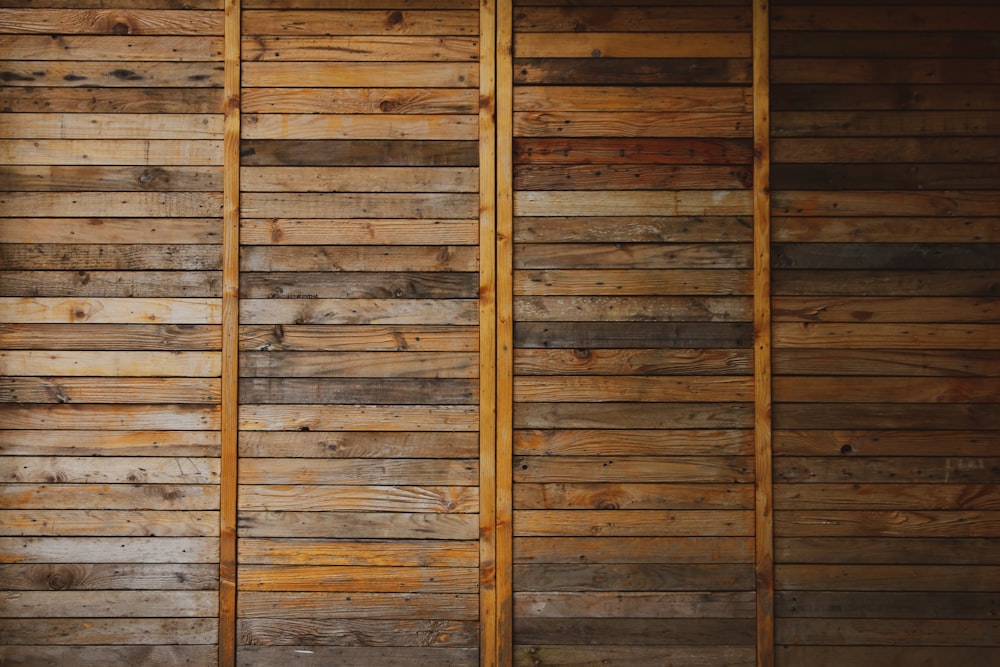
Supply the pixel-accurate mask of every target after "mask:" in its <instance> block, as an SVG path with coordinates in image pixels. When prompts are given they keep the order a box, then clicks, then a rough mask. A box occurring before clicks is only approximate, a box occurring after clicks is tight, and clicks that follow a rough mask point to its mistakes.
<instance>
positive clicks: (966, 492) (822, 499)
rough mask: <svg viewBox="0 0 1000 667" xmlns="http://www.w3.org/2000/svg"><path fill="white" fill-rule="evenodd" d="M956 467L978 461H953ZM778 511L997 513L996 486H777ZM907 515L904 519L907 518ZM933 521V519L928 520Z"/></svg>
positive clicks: (998, 497) (998, 493)
mask: <svg viewBox="0 0 1000 667" xmlns="http://www.w3.org/2000/svg"><path fill="white" fill-rule="evenodd" d="M952 460H953V461H956V462H959V463H955V464H954V465H956V466H961V465H963V464H972V465H975V462H976V459H966V460H963V459H960V458H954V459H952ZM774 504H775V507H776V508H777V509H778V510H779V511H782V510H866V511H884V510H996V509H1000V486H998V485H996V484H962V483H958V484H941V483H930V484H877V483H876V484H820V485H817V486H812V485H804V484H775V485H774ZM905 518H906V517H905V516H901V517H900V519H901V523H902V519H905ZM929 518H930V517H929Z"/></svg>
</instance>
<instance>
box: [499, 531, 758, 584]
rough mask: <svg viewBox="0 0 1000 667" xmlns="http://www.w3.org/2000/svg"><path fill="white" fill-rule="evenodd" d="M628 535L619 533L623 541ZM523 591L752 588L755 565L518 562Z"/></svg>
mask: <svg viewBox="0 0 1000 667" xmlns="http://www.w3.org/2000/svg"><path fill="white" fill-rule="evenodd" d="M625 539H628V538H623V537H617V538H616V541H618V542H619V543H621V541H622V540H625ZM514 586H515V590H516V591H518V592H520V591H567V592H574V591H575V592H596V591H620V592H632V591H721V590H751V589H752V587H753V567H752V566H751V565H744V564H724V565H719V564H692V563H690V562H683V561H682V562H681V563H679V564H675V563H663V562H656V563H652V564H648V563H639V564H634V563H632V564H611V565H605V564H594V565H590V564H580V563H575V564H557V565H552V564H546V565H515V566H514Z"/></svg>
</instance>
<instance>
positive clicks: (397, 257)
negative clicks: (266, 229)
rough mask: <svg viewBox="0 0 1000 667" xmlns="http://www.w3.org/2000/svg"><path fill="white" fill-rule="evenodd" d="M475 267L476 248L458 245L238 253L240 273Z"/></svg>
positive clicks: (269, 249)
mask: <svg viewBox="0 0 1000 667" xmlns="http://www.w3.org/2000/svg"><path fill="white" fill-rule="evenodd" d="M261 196H263V195H261ZM373 196H374V195H373ZM478 264H479V258H478V249H477V248H475V247H470V246H461V245H459V246H448V245H427V246H423V245H396V246H392V245H389V246H382V245H362V246H311V245H310V246H300V245H288V246H284V245H282V246H251V247H249V248H244V249H243V251H242V252H241V254H240V269H241V270H243V271H269V272H274V271H304V272H316V271H320V272H327V273H330V272H334V271H365V272H371V271H380V272H388V271H397V272H429V271H442V272H472V271H476V270H477V269H478V268H479V267H478Z"/></svg>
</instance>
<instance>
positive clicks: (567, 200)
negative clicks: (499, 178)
mask: <svg viewBox="0 0 1000 667" xmlns="http://www.w3.org/2000/svg"><path fill="white" fill-rule="evenodd" d="M749 206H750V196H749V192H746V191H743V190H714V191H711V192H705V191H701V190H677V191H673V192H647V191H643V190H611V191H606V192H593V191H588V190H566V191H534V190H526V191H520V192H515V193H514V214H515V215H518V216H574V215H579V216H615V215H628V216H632V215H746V214H748V213H749Z"/></svg>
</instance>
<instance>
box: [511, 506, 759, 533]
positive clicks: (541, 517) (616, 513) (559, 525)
mask: <svg viewBox="0 0 1000 667" xmlns="http://www.w3.org/2000/svg"><path fill="white" fill-rule="evenodd" d="M752 533H753V512H750V511H745V510H674V511H666V510H623V509H619V510H517V511H515V512H514V535H515V536H516V537H572V536H578V535H579V536H583V535H587V536H603V537H678V536H685V535H690V536H699V535H703V536H718V537H740V536H745V535H750V534H752Z"/></svg>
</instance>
